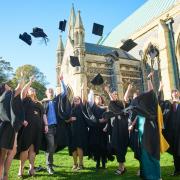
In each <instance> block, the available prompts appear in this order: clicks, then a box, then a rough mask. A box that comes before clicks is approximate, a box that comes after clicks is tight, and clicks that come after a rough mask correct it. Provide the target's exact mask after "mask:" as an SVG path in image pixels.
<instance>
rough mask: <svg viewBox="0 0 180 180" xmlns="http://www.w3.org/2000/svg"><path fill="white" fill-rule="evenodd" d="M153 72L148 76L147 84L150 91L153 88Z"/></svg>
mask: <svg viewBox="0 0 180 180" xmlns="http://www.w3.org/2000/svg"><path fill="white" fill-rule="evenodd" d="M153 74H154V73H153V72H151V73H150V74H149V75H148V77H147V85H148V91H151V90H153V89H154V88H153V84H152V78H153Z"/></svg>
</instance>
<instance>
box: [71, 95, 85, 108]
mask: <svg viewBox="0 0 180 180" xmlns="http://www.w3.org/2000/svg"><path fill="white" fill-rule="evenodd" d="M75 98H79V99H80V106H81V107H82V106H83V102H82V99H81V97H80V96H76V97H75ZM72 108H75V104H74V99H73V102H72Z"/></svg>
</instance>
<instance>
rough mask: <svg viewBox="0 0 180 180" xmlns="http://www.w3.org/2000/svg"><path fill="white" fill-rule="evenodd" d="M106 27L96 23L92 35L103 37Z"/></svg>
mask: <svg viewBox="0 0 180 180" xmlns="http://www.w3.org/2000/svg"><path fill="white" fill-rule="evenodd" d="M103 29H104V26H103V25H101V24H97V23H94V24H93V29H92V33H93V34H95V35H98V36H102V34H103Z"/></svg>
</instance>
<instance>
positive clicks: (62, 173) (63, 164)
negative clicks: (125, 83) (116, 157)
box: [9, 149, 180, 180]
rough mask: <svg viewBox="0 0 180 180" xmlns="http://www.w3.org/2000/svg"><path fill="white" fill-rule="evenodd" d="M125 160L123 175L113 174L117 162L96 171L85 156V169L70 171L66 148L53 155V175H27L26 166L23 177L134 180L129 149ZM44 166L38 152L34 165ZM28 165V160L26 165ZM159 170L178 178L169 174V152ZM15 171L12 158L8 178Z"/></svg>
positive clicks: (135, 167) (166, 176)
mask: <svg viewBox="0 0 180 180" xmlns="http://www.w3.org/2000/svg"><path fill="white" fill-rule="evenodd" d="M126 159H127V162H126V168H127V173H126V174H124V175H123V176H121V177H120V176H117V175H115V174H114V170H115V169H116V168H117V162H116V161H114V162H108V163H107V169H106V170H99V171H98V172H96V170H95V169H94V167H95V162H94V161H92V160H88V159H87V158H86V157H85V159H84V165H85V169H84V170H82V171H79V172H72V170H71V167H72V157H70V156H69V155H68V151H67V149H65V150H63V151H61V152H59V153H57V154H56V155H55V156H54V161H55V162H54V164H55V165H58V166H59V167H57V168H54V169H55V171H56V174H54V175H51V176H50V175H48V173H47V172H46V171H44V172H43V171H42V172H37V173H36V176H35V177H29V176H28V175H27V171H28V168H25V175H26V176H25V177H24V179H37V180H51V179H55V180H57V179H75V180H76V179H78V180H79V179H86V180H88V179H93V180H96V179H98V180H99V179H103V180H105V179H107V180H111V179H114V180H116V179H129V180H136V179H139V178H138V177H137V176H136V173H137V170H138V161H136V160H135V159H134V158H133V153H132V152H131V151H129V152H128V154H127V156H126ZM39 165H41V166H45V155H44V153H43V152H42V153H40V154H39V155H38V156H37V157H36V166H39ZM26 166H27V167H28V162H27V165H26ZM161 170H162V178H163V180H164V179H165V180H169V179H173V180H178V179H180V178H177V177H176V178H174V177H171V176H170V174H171V173H172V172H173V162H172V157H171V156H170V155H169V154H167V153H166V154H163V155H162V156H161ZM17 172H18V161H17V160H14V161H13V164H12V166H11V170H10V176H9V179H10V180H11V179H12V180H16V179H18V178H17Z"/></svg>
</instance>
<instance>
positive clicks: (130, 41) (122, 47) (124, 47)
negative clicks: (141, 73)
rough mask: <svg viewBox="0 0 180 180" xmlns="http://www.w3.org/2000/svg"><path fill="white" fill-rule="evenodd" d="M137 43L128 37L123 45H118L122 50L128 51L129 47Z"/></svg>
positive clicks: (131, 47)
mask: <svg viewBox="0 0 180 180" xmlns="http://www.w3.org/2000/svg"><path fill="white" fill-rule="evenodd" d="M136 45H137V43H135V42H134V41H133V40H132V39H128V40H126V41H125V42H124V43H123V45H122V46H121V47H120V48H121V49H122V50H124V51H127V52H128V51H130V50H131V49H133V48H134V47H135V46H136Z"/></svg>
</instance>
